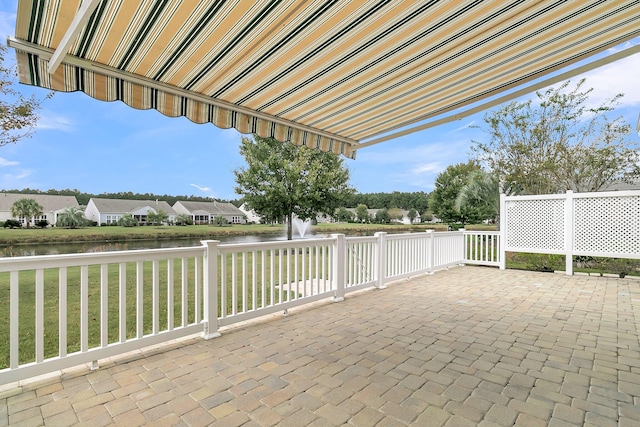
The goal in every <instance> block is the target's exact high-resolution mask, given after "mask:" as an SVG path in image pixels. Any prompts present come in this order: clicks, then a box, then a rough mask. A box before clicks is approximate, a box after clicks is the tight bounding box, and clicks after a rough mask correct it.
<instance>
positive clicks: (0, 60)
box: [0, 44, 51, 146]
mask: <svg viewBox="0 0 640 427" xmlns="http://www.w3.org/2000/svg"><path fill="white" fill-rule="evenodd" d="M6 54H7V47H6V46H4V45H3V44H0V146H3V145H7V144H11V143H16V142H18V141H19V140H20V139H23V138H28V137H29V136H31V134H32V133H33V129H34V128H35V126H36V124H37V122H38V119H39V118H40V117H39V116H38V113H37V112H38V110H39V109H40V103H41V102H42V100H39V99H37V98H36V97H35V96H31V97H29V98H27V97H25V96H23V95H21V94H20V93H19V92H18V91H17V90H15V89H14V88H13V85H14V84H15V82H14V78H15V74H16V72H15V70H13V69H10V68H7V67H6V66H5V65H4V57H5V55H6ZM50 96H51V95H48V96H47V98H48V97H50Z"/></svg>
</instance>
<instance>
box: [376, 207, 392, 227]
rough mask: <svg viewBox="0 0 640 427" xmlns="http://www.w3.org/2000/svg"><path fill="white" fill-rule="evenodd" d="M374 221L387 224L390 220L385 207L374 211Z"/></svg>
mask: <svg viewBox="0 0 640 427" xmlns="http://www.w3.org/2000/svg"><path fill="white" fill-rule="evenodd" d="M376 222H377V223H378V224H389V223H390V222H391V216H390V215H389V211H388V210H386V209H380V210H378V211H377V212H376Z"/></svg>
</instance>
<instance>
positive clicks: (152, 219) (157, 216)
mask: <svg viewBox="0 0 640 427" xmlns="http://www.w3.org/2000/svg"><path fill="white" fill-rule="evenodd" d="M168 220H169V214H167V213H166V212H165V211H163V210H162V209H158V210H157V211H156V212H153V211H149V212H147V224H149V225H156V226H158V227H159V226H161V225H164V224H165V223H166V222H167V221H168Z"/></svg>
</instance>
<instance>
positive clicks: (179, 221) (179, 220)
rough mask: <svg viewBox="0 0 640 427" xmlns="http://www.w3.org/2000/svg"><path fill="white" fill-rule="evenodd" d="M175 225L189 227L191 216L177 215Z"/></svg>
mask: <svg viewBox="0 0 640 427" xmlns="http://www.w3.org/2000/svg"><path fill="white" fill-rule="evenodd" d="M175 224H176V225H190V224H191V216H189V215H188V214H178V215H176V219H175Z"/></svg>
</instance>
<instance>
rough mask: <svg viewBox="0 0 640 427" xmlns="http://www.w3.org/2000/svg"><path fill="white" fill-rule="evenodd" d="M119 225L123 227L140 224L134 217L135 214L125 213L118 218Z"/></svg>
mask: <svg viewBox="0 0 640 427" xmlns="http://www.w3.org/2000/svg"><path fill="white" fill-rule="evenodd" d="M118 225H119V226H121V227H135V226H137V225H138V220H137V219H135V218H134V216H133V214H130V213H129V214H124V215H122V216H121V217H120V218H118Z"/></svg>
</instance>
